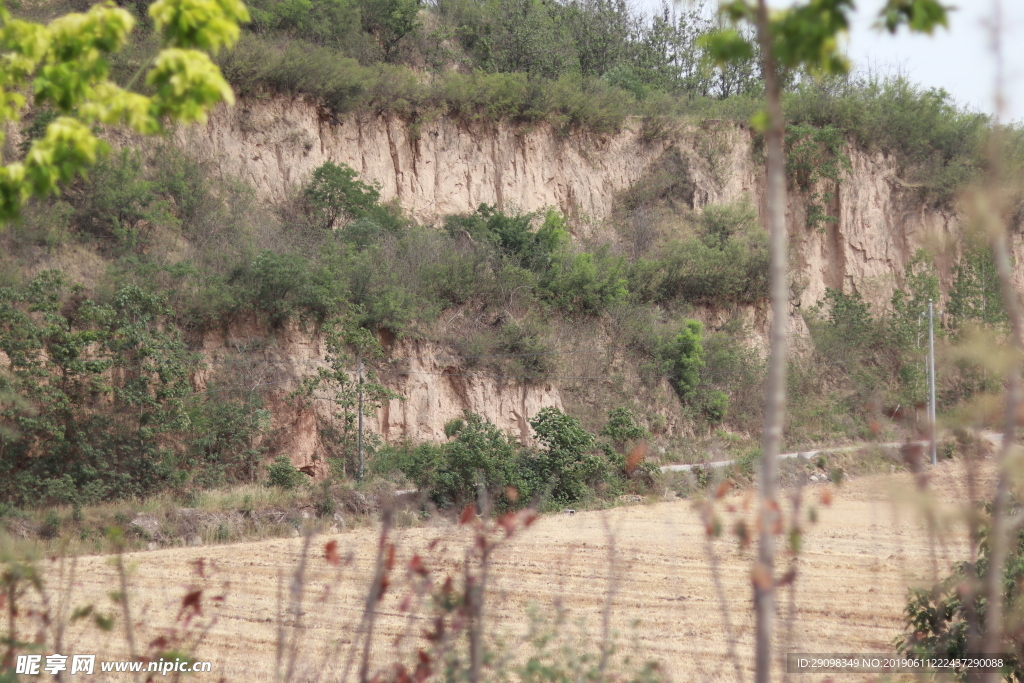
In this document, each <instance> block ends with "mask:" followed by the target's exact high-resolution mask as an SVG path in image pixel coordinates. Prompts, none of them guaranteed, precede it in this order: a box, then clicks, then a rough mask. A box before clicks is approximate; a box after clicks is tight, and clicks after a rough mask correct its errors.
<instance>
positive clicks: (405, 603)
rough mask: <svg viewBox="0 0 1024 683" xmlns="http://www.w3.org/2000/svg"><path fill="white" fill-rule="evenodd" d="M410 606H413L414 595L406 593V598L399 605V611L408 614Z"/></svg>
mask: <svg viewBox="0 0 1024 683" xmlns="http://www.w3.org/2000/svg"><path fill="white" fill-rule="evenodd" d="M410 605H412V593H406V594H405V597H404V598H402V602H401V603H400V604H399V605H398V611H399V612H408V611H409V606H410Z"/></svg>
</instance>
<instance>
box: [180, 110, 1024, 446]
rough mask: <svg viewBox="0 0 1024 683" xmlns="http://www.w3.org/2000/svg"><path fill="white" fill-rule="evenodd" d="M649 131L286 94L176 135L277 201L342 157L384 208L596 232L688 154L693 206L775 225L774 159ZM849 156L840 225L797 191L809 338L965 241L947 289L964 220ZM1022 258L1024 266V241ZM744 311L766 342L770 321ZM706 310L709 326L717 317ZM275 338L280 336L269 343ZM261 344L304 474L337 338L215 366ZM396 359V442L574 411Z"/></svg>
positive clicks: (388, 416) (389, 376) (531, 389)
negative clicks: (836, 300)
mask: <svg viewBox="0 0 1024 683" xmlns="http://www.w3.org/2000/svg"><path fill="white" fill-rule="evenodd" d="M641 129H642V126H641V125H640V124H639V122H637V123H636V124H635V125H634V126H631V127H630V126H627V127H626V128H625V129H624V130H623V131H622V132H621V133H619V134H616V135H613V136H606V137H598V136H592V135H571V136H568V137H563V136H559V135H558V134H556V132H555V131H554V130H552V129H551V128H550V127H547V126H544V125H538V126H534V127H532V128H529V129H516V128H513V127H511V126H508V125H502V124H493V125H487V126H484V125H475V126H474V125H470V126H467V125H464V124H462V123H460V122H457V121H454V120H450V119H438V120H435V121H432V122H429V123H424V124H421V125H420V126H418V128H417V129H416V130H415V131H414V130H413V129H411V128H410V127H408V126H406V125H405V124H404V123H403V122H402V121H400V120H398V119H396V118H393V117H368V116H350V117H346V118H343V119H341V120H335V119H334V118H333V117H332V116H330V115H329V114H327V113H326V112H325V111H323V110H321V109H320V108H318V107H317V106H315V105H314V104H312V103H309V102H305V101H302V100H289V99H283V98H272V99H266V100H242V101H240V102H239V103H238V105H237V106H236V107H235V108H234V109H230V110H229V109H226V108H221V109H218V110H217V111H216V112H215V113H214V114H213V116H212V117H211V120H210V123H209V124H208V125H207V126H205V127H202V128H189V129H183V130H181V131H179V132H178V133H177V136H178V143H179V144H181V145H182V146H183V147H185V148H187V149H189V150H190V151H191V152H192V153H194V154H197V155H199V156H200V157H205V158H207V159H209V160H210V161H212V162H214V163H215V164H217V165H218V166H219V168H220V169H221V170H222V171H223V172H224V173H227V174H232V175H236V176H240V177H242V178H244V179H246V180H248V181H249V182H251V183H252V184H253V185H254V186H255V187H256V188H257V191H258V192H259V193H260V194H261V195H262V196H263V197H264V198H265V199H268V200H271V201H273V200H279V199H283V198H285V197H287V196H288V195H289V193H291V192H293V191H294V190H295V189H296V188H297V187H299V185H300V184H301V183H302V181H303V180H305V179H306V178H308V177H309V175H310V174H311V172H312V171H313V169H315V168H316V167H318V166H319V165H321V164H322V163H324V162H325V161H333V162H335V163H345V164H348V165H349V166H351V167H352V168H354V169H355V170H356V171H358V172H359V174H360V176H361V177H362V179H363V180H365V181H368V182H375V183H378V184H379V185H380V187H381V194H382V197H383V199H384V200H392V199H394V200H397V201H398V202H399V203H400V204H401V205H402V207H403V208H404V209H405V210H406V211H407V212H409V213H410V214H411V215H413V216H415V217H416V218H417V219H419V220H421V221H425V222H432V221H436V219H438V218H439V217H441V216H443V215H446V214H450V213H460V212H471V211H473V210H475V209H476V207H477V206H478V205H479V204H481V203H488V204H495V205H497V206H498V207H501V208H505V209H521V210H525V211H535V210H541V209H545V208H549V207H553V208H557V209H559V210H561V211H562V212H563V213H565V214H566V215H567V216H569V217H570V218H571V219H572V223H573V225H574V226H575V228H576V230H578V231H579V232H581V233H585V232H587V231H589V230H592V229H596V228H597V227H598V226H599V225H600V222H601V221H602V220H603V219H605V218H607V217H608V216H609V215H611V213H612V212H613V210H614V209H615V207H616V202H617V199H618V197H619V196H620V194H621V192H622V191H623V190H625V189H627V188H629V187H630V186H632V185H633V184H634V183H636V182H638V181H641V180H642V179H643V178H644V177H645V174H648V173H649V172H651V169H652V168H654V167H655V164H657V163H658V162H659V160H661V159H664V158H665V155H666V154H668V153H671V154H675V155H677V156H678V158H679V159H682V160H683V168H684V169H685V170H684V171H683V172H684V173H685V174H686V175H687V176H688V184H689V186H690V187H691V188H692V196H690V197H689V198H688V199H689V201H690V203H691V205H692V208H693V209H700V208H702V207H703V206H705V205H707V204H710V203H721V202H730V201H735V200H738V199H741V198H744V197H746V198H748V199H749V201H751V202H753V203H754V205H755V206H757V207H758V209H759V211H760V212H761V213H762V215H764V212H765V184H764V175H763V164H762V163H761V162H760V161H759V160H758V158H757V156H756V154H755V151H754V145H753V141H754V139H753V134H752V133H751V132H750V131H749V130H747V129H746V128H744V127H742V126H737V125H733V124H727V123H722V122H707V123H705V124H703V125H701V126H690V127H683V128H680V129H678V130H675V131H672V132H670V133H668V134H665V135H662V136H659V137H658V139H655V140H650V139H646V138H645V136H644V135H643V134H642V130H641ZM847 154H848V156H849V157H850V160H851V163H852V169H851V171H850V173H849V174H848V175H847V176H846V177H845V178H844V179H843V181H842V182H841V183H840V185H839V187H838V188H831V187H829V188H824V187H823V188H819V189H821V190H823V191H826V192H831V193H833V194H834V199H833V200H832V201H831V203H830V205H829V206H827V207H826V208H827V211H828V212H829V213H830V214H831V215H833V216H835V217H836V219H837V220H836V221H835V222H834V223H825V224H823V226H824V227H823V228H821V229H816V228H809V227H807V220H806V215H807V204H808V196H807V195H806V193H801V192H799V191H794V190H791V192H790V195H789V207H788V214H789V221H788V224H789V226H790V228H789V230H790V248H791V255H790V259H791V263H792V265H793V268H792V272H793V276H792V287H791V291H792V298H791V304H792V308H791V310H790V320H791V329H792V330H794V331H795V332H797V333H800V332H802V331H805V330H806V328H805V326H804V324H803V318H802V316H801V315H800V311H801V309H806V308H807V307H810V306H813V305H814V304H815V303H816V302H818V301H820V300H821V299H822V297H823V296H824V295H825V290H826V288H836V289H841V290H843V291H846V292H854V291H856V292H860V293H861V294H862V295H864V296H865V298H866V299H867V300H868V301H870V302H872V303H873V304H875V305H876V307H881V305H884V303H885V302H887V301H888V299H889V298H890V296H891V294H892V290H893V288H894V286H896V285H898V284H900V283H901V281H902V278H903V273H904V269H905V267H906V265H907V263H908V262H909V261H910V259H912V258H913V256H914V254H915V253H916V251H917V250H918V249H919V248H921V247H928V246H931V247H935V246H936V245H937V244H939V243H945V244H947V245H949V244H952V245H954V246H953V248H952V249H947V250H946V252H945V253H946V254H947V255H946V256H944V257H940V258H939V260H938V263H937V265H938V269H939V273H940V276H941V277H942V279H943V282H944V286H947V287H948V285H949V282H950V279H951V267H952V262H953V259H955V257H956V252H957V248H956V244H957V243H958V242H959V223H960V217H959V216H958V215H957V214H956V213H955V212H953V211H951V210H948V209H938V208H935V207H933V206H929V205H928V204H926V203H924V202H922V201H921V199H920V197H919V196H918V195H917V194H916V192H915V191H914V190H913V189H910V188H907V187H906V186H905V184H904V183H902V182H901V181H900V179H899V178H898V177H897V175H896V165H895V163H894V162H893V161H892V160H891V159H888V158H886V157H885V156H884V155H882V154H880V153H875V154H869V153H865V152H862V151H859V150H856V149H852V148H851V149H848V150H847ZM1015 256H1016V257H1017V259H1018V261H1020V260H1021V259H1024V245H1022V243H1021V240H1020V238H1017V239H1016V242H1015ZM1018 270H1019V269H1018ZM1017 277H1018V284H1019V286H1021V285H1024V273H1022V272H1020V270H1019V272H1018V273H1017ZM876 310H877V309H876ZM719 313H720V312H719ZM744 313H745V315H747V316H748V318H749V320H750V322H751V324H752V325H753V326H754V328H755V329H756V330H758V331H759V332H760V333H761V334H762V335H763V336H766V335H767V331H768V326H769V318H770V316H769V315H768V314H767V311H765V310H763V309H751V310H748V311H745V312H744ZM706 314H707V315H706V316H704V317H707V318H708V319H709V322H713V320H714V318H715V316H716V315H717V314H716V312H713V311H708V312H706ZM239 340H242V341H239ZM245 340H248V341H247V342H246V341H245ZM267 340H272V341H271V345H270V346H266V343H267ZM253 341H258V342H259V343H260V344H263V345H264V347H265V348H263V350H262V351H260V352H259V353H262V354H264V357H265V358H271V357H273V358H274V359H275V363H274V364H273V366H272V368H273V370H272V372H271V371H270V370H268V371H267V375H266V380H265V381H266V382H267V383H271V384H274V387H275V388H274V390H273V392H272V393H273V395H274V396H276V398H274V399H272V406H271V407H272V408H273V409H274V411H275V426H276V427H277V428H278V429H277V435H278V436H277V437H275V439H276V441H275V443H273V444H272V448H273V450H274V451H276V452H278V453H282V452H283V453H288V454H289V455H291V456H292V458H293V460H294V462H295V463H296V464H297V465H306V464H311V463H312V461H313V456H314V455H319V454H321V453H322V451H323V445H322V444H321V443H320V442H319V437H318V435H317V420H318V419H319V420H321V421H322V420H324V419H327V418H328V416H329V413H330V411H329V407H330V406H329V403H328V402H326V401H317V402H315V403H316V405H315V407H314V409H312V410H309V409H307V410H302V409H299V408H296V407H294V406H292V405H291V404H289V403H288V402H287V401H285V400H284V399H283V397H284V395H285V394H286V393H287V390H288V389H290V388H292V387H293V386H294V384H295V382H296V381H297V378H299V377H301V376H303V375H306V374H310V373H312V372H314V371H315V368H316V366H317V364H318V363H321V362H322V359H323V357H324V351H325V350H324V348H323V347H322V342H321V341H320V340H318V338H317V337H316V335H315V334H313V333H311V332H306V331H302V330H299V329H298V328H287V329H285V330H281V331H277V332H273V333H271V332H270V331H268V330H261V329H255V328H253V327H251V326H249V327H246V326H242V327H239V328H237V329H232V330H231V331H230V332H229V333H227V334H219V335H212V336H209V337H208V338H205V339H204V340H203V345H204V349H205V351H206V353H207V356H208V357H209V358H211V359H214V360H216V359H217V358H218V356H219V355H224V354H230V353H233V349H234V348H235V347H236V346H238V345H239V344H244V343H249V342H253ZM391 352H392V356H393V357H395V358H402V359H406V360H405V361H404V362H403V363H401V364H400V367H401V369H402V370H403V371H404V374H402V373H395V372H388V373H385V374H382V375H381V378H382V379H383V380H384V383H385V384H386V385H387V386H389V387H390V388H392V389H393V390H395V391H396V392H398V393H400V394H402V395H403V396H404V397H405V400H404V401H397V400H395V401H390V402H389V403H388V404H387V405H385V406H384V407H383V408H382V409H380V410H379V411H378V412H377V414H375V415H371V416H370V417H369V419H368V424H367V426H368V428H369V429H372V430H373V431H375V432H376V433H378V434H381V435H382V436H383V437H384V438H385V439H386V440H388V441H399V440H402V439H410V440H412V441H435V442H436V441H441V440H443V439H444V433H443V429H444V423H445V422H446V421H448V420H450V419H452V418H454V417H459V416H461V415H462V413H463V411H464V410H467V409H468V410H472V411H474V412H477V413H480V414H481V415H483V416H485V417H486V418H487V419H489V420H491V421H493V422H494V423H496V424H497V425H498V426H499V427H501V428H503V429H506V430H508V431H509V432H511V433H512V434H514V435H516V436H517V438H519V439H520V440H522V441H528V440H529V439H530V430H529V426H528V424H527V420H528V419H529V418H530V417H532V416H533V415H534V414H536V412H537V411H538V410H540V409H541V408H542V407H545V406H555V407H561V405H562V403H561V398H560V396H559V393H558V389H557V387H555V386H553V385H550V384H542V385H515V384H509V383H505V382H504V381H503V380H500V379H497V378H493V377H488V376H487V375H486V374H482V373H473V372H468V371H466V370H465V366H464V365H463V364H462V363H461V362H459V361H458V360H457V359H452V358H451V357H450V356H451V353H450V351H448V350H446V349H443V348H436V347H434V346H433V345H431V344H428V343H424V342H418V341H414V340H406V341H400V342H398V343H397V344H396V345H395V346H394V348H392V349H391ZM267 354H269V355H267ZM250 355H251V356H252V357H253V358H254V359H255V361H254V362H256V361H258V359H259V357H260V356H259V354H256V355H252V354H250ZM256 365H258V362H256ZM268 367H270V366H268ZM202 381H203V378H199V382H200V383H202ZM321 460H322V459H321Z"/></svg>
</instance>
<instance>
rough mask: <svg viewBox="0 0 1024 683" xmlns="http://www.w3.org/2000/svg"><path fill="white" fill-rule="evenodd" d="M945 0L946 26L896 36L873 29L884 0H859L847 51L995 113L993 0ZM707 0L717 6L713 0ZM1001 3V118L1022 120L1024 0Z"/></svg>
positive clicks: (646, 0) (653, 2)
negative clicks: (928, 33) (950, 9)
mask: <svg viewBox="0 0 1024 683" xmlns="http://www.w3.org/2000/svg"><path fill="white" fill-rule="evenodd" d="M637 1H638V3H639V4H640V6H641V7H642V8H644V9H645V10H646V12H647V13H651V12H652V11H657V9H658V8H660V6H661V0H637ZM683 2H684V3H685V2H686V0H683ZM943 2H944V4H947V5H948V4H952V5H956V6H957V9H956V11H954V12H952V13H951V14H950V20H949V25H950V28H949V29H948V30H947V29H940V30H939V31H937V32H936V33H935V35H933V36H930V37H929V36H919V35H911V34H909V33H908V32H907V30H906V28H903V29H901V30H900V32H899V33H898V34H897V35H895V36H893V35H890V34H889V33H887V32H879V31H877V30H875V29H873V28H872V24H873V23H874V22H875V19H876V18H877V16H878V11H879V10H880V9H881V8H882V6H884V4H885V0H858V1H857V12H856V13H855V14H854V17H853V25H852V27H851V31H850V35H849V41H848V46H849V54H850V57H851V58H852V59H853V61H854V63H855V66H856V67H859V68H870V69H873V70H875V71H883V72H885V71H895V70H899V71H901V72H902V73H903V74H905V75H906V76H907V77H909V78H910V79H911V80H913V81H916V82H918V83H920V84H922V85H923V86H925V87H934V88H945V89H946V90H947V91H948V92H949V93H951V94H952V95H953V97H954V98H955V99H956V100H957V102H959V103H961V104H963V105H966V106H968V107H970V108H972V109H975V110H979V111H984V112H987V113H994V110H995V106H994V98H993V93H994V83H995V66H994V64H995V60H994V58H993V54H992V51H991V48H990V32H989V30H988V29H987V28H986V27H985V24H986V22H987V21H988V20H989V19H990V18H991V17H992V15H993V0H943ZM707 4H708V5H709V6H710V7H712V8H714V7H717V2H716V1H715V0H708V2H707ZM771 4H772V5H777V6H780V7H785V6H787V5H790V4H792V3H791V2H786V1H784V0H772V2H771ZM1002 6H1003V9H1002V11H1003V20H1002V22H1001V25H1002V26H1003V30H1004V45H1003V55H1004V65H1005V67H1004V68H1005V72H1006V73H1005V78H1006V89H1005V96H1006V100H1007V102H1006V105H1007V106H1006V110H1005V112H1004V119H1005V120H1018V121H1024V0H1002Z"/></svg>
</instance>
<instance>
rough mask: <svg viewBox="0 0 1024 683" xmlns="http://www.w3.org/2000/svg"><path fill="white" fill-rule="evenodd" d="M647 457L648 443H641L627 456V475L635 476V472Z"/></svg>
mask: <svg viewBox="0 0 1024 683" xmlns="http://www.w3.org/2000/svg"><path fill="white" fill-rule="evenodd" d="M646 457H647V442H646V441H641V442H640V443H638V444H637V445H636V446H635V447H634V448H633V450H631V451H630V452H629V455H627V456H626V474H633V470H635V469H636V468H637V466H638V465H640V463H642V462H643V461H644V458H646Z"/></svg>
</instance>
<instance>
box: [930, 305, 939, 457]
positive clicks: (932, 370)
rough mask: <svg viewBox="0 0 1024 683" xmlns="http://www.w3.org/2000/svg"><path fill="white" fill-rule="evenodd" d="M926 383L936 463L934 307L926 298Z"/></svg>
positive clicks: (933, 452)
mask: <svg viewBox="0 0 1024 683" xmlns="http://www.w3.org/2000/svg"><path fill="white" fill-rule="evenodd" d="M928 385H929V387H928V389H929V401H928V420H929V422H930V423H931V428H932V464H933V465H936V464H938V462H939V458H938V451H937V449H936V445H935V440H936V435H937V433H938V431H937V428H936V425H935V308H934V305H933V304H932V300H931V299H928Z"/></svg>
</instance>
